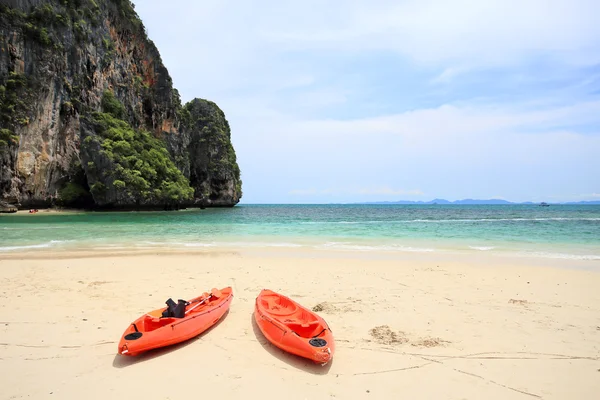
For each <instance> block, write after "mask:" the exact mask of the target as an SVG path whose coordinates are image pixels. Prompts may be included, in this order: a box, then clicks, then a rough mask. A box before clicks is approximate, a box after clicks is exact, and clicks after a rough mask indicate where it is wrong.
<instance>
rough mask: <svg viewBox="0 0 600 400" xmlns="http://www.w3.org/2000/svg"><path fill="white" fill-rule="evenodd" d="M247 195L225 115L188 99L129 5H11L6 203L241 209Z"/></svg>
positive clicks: (3, 75) (0, 108)
mask: <svg viewBox="0 0 600 400" xmlns="http://www.w3.org/2000/svg"><path fill="white" fill-rule="evenodd" d="M241 194H242V191H241V179H240V171H239V167H238V165H237V162H236V156H235V151H234V149H233V147H232V145H231V141H230V130H229V124H228V123H227V120H226V118H225V115H224V114H223V112H222V111H221V110H220V109H219V108H218V107H217V106H216V105H215V104H214V103H212V102H209V101H206V100H199V99H195V100H193V101H191V102H190V103H188V104H186V105H185V106H182V105H181V102H180V98H179V94H178V92H177V90H176V89H174V88H173V86H172V81H171V78H170V76H169V73H168V71H167V70H166V68H165V67H164V65H163V64H162V61H161V58H160V54H159V52H158V50H157V49H156V47H155V46H154V44H153V43H152V41H150V40H149V39H148V38H147V36H146V34H145V28H144V26H143V24H142V22H141V21H140V19H139V18H138V16H137V14H136V13H135V11H134V8H133V4H131V3H130V2H129V0H103V1H101V0H2V3H1V4H0V200H1V201H5V202H8V203H12V204H17V205H19V207H21V208H29V207H45V206H50V205H61V204H62V205H71V206H80V207H106V208H109V207H114V208H143V207H152V208H156V207H164V206H176V207H178V206H190V205H198V206H233V205H235V204H237V203H238V202H239V200H240V197H241Z"/></svg>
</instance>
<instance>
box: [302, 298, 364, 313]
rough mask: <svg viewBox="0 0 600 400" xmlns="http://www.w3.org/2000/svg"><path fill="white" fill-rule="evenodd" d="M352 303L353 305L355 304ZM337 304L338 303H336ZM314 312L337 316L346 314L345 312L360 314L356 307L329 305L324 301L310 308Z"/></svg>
mask: <svg viewBox="0 0 600 400" xmlns="http://www.w3.org/2000/svg"><path fill="white" fill-rule="evenodd" d="M355 302H356V301H354V302H353V303H355ZM337 304H339V303H337ZM312 310H313V311H314V312H324V313H326V314H337V313H341V312H342V313H346V312H361V310H359V309H358V308H357V307H356V306H353V305H351V304H341V305H336V304H334V303H330V302H328V301H324V302H322V303H319V304H317V305H316V306H314V307H313V308H312Z"/></svg>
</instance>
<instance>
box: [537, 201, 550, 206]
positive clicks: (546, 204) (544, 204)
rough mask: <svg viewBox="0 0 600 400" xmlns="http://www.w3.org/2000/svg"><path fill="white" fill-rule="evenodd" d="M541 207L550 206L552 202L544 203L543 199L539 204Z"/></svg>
mask: <svg viewBox="0 0 600 400" xmlns="http://www.w3.org/2000/svg"><path fill="white" fill-rule="evenodd" d="M539 206H540V207H550V204H548V203H544V202H543V201H542V202H541V203H540V204H539Z"/></svg>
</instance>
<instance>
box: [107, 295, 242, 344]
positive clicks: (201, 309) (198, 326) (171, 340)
mask: <svg viewBox="0 0 600 400" xmlns="http://www.w3.org/2000/svg"><path fill="white" fill-rule="evenodd" d="M232 299H233V291H232V289H231V287H226V288H224V289H221V290H217V289H214V288H213V289H212V290H211V292H210V293H203V294H202V295H201V296H199V297H196V298H194V299H191V300H189V301H184V300H179V302H178V303H177V304H176V303H175V302H174V301H173V300H171V299H169V300H167V307H163V308H159V309H157V310H154V311H150V312H149V313H147V314H144V315H142V316H141V317H139V318H138V319H136V320H135V321H134V322H133V323H132V324H131V325H129V327H128V328H127V330H125V332H124V333H123V336H122V337H121V340H120V342H119V350H118V351H119V354H123V355H127V356H135V355H138V354H140V353H142V352H144V351H148V350H151V349H156V348H159V347H164V346H170V345H172V344H175V343H179V342H183V341H185V340H188V339H191V338H193V337H195V336H198V335H199V334H201V333H202V332H204V331H206V330H207V329H208V328H210V327H211V326H213V325H214V324H216V323H217V322H218V321H219V320H220V319H221V317H223V315H224V314H225V313H226V312H227V310H229V305H230V304H231V300H232Z"/></svg>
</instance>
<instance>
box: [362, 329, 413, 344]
mask: <svg viewBox="0 0 600 400" xmlns="http://www.w3.org/2000/svg"><path fill="white" fill-rule="evenodd" d="M369 334H370V335H371V337H373V339H375V341H376V342H377V343H379V344H387V345H390V344H392V345H394V344H403V343H406V342H408V338H407V337H406V334H405V333H404V332H402V331H397V332H394V331H392V330H391V329H390V327H389V326H388V325H380V326H376V327H375V328H372V329H371V330H370V331H369Z"/></svg>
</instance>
